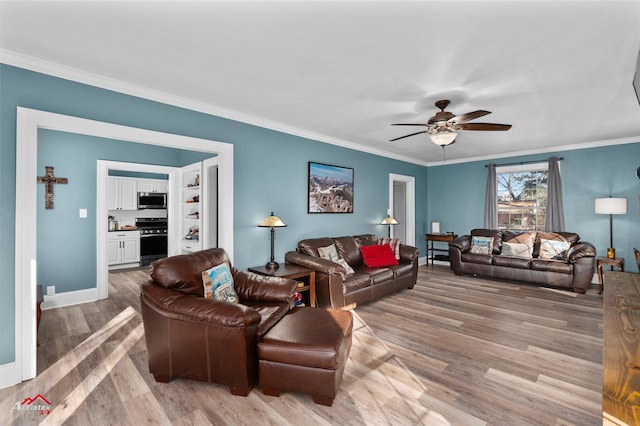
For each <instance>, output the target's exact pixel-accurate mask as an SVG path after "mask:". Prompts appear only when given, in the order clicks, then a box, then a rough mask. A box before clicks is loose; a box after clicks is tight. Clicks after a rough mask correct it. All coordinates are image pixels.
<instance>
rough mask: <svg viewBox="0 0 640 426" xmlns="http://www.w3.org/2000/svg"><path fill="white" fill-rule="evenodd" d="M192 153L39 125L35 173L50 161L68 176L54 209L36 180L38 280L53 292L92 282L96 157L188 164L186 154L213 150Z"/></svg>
mask: <svg viewBox="0 0 640 426" xmlns="http://www.w3.org/2000/svg"><path fill="white" fill-rule="evenodd" d="M70 153H72V154H71V155H70ZM195 154H196V155H194V153H192V152H189V153H185V152H184V151H183V150H178V149H173V148H163V147H154V146H151V145H145V144H139V143H131V142H123V141H115V140H111V139H104V138H96V137H91V136H86V135H78V134H74V133H66V132H58V131H52V130H44V129H40V130H38V171H39V174H42V173H44V169H45V166H54V173H55V176H58V177H66V178H67V179H68V180H69V183H68V184H65V185H54V193H55V198H54V203H55V208H54V209H52V210H46V209H45V208H44V185H39V186H38V198H37V209H38V211H37V241H38V253H37V261H38V262H37V264H38V271H37V274H38V278H39V282H40V284H42V285H43V286H45V287H46V286H50V285H53V286H55V287H56V292H57V293H63V292H66V291H73V290H81V289H86V288H93V287H95V283H96V269H97V265H96V244H95V235H96V211H95V206H96V201H97V200H96V186H97V176H96V166H97V160H110V161H126V162H131V163H143V164H156V165H162V166H175V167H180V166H184V165H186V164H187V163H185V162H184V160H183V158H184V157H187V158H189V160H196V159H197V160H196V161H199V160H203V159H205V158H209V157H211V154H204V153H195ZM129 174H130V173H129ZM155 176H156V177H158V176H162V175H155ZM164 176H165V178H166V175H164ZM80 208H84V209H87V218H86V219H81V218H79V214H78V210H79V209H80Z"/></svg>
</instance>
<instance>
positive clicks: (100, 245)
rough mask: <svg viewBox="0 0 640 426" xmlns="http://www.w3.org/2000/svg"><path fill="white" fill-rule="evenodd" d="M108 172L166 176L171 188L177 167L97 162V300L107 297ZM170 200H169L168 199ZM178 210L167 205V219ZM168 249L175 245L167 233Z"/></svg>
mask: <svg viewBox="0 0 640 426" xmlns="http://www.w3.org/2000/svg"><path fill="white" fill-rule="evenodd" d="M109 170H123V171H129V172H141V173H156V174H166V175H168V176H169V181H168V185H169V188H171V184H172V182H174V181H176V180H177V178H178V177H177V175H176V173H177V172H176V171H177V170H178V168H177V167H169V166H156V165H153V164H139V163H126V162H120V161H106V160H98V170H97V177H98V179H97V183H96V184H97V189H96V243H97V245H96V257H97V274H98V277H97V285H96V288H97V293H98V294H97V298H98V300H101V299H106V298H107V297H109V262H108V261H107V234H108V232H109V230H108V229H107V228H108V224H109V221H108V215H109V212H108V209H107V180H108V179H109ZM169 200H171V198H169ZM177 215H178V209H177V208H176V205H175V203H169V206H168V208H167V216H168V217H170V218H171V217H176V216H177ZM167 237H168V247H173V246H174V245H175V244H177V242H176V241H174V238H173V236H172V234H171V232H169V233H168V234H167Z"/></svg>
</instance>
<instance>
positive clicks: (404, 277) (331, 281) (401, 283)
mask: <svg viewBox="0 0 640 426" xmlns="http://www.w3.org/2000/svg"><path fill="white" fill-rule="evenodd" d="M377 244H378V237H376V236H375V235H373V234H363V235H355V236H345V237H326V238H310V239H306V240H302V241H299V242H298V247H297V249H296V251H290V252H288V253H286V254H285V259H286V261H287V262H289V263H295V264H297V265H301V266H304V267H307V268H309V269H313V270H314V271H315V277H316V297H317V299H318V305H319V306H320V307H323V308H334V309H350V308H354V307H355V306H357V305H359V304H362V303H366V302H370V301H372V300H375V299H378V298H380V297H382V296H386V295H389V294H393V293H394V292H396V291H399V290H402V289H410V288H413V286H414V285H415V284H416V280H417V279H418V249H416V248H415V247H412V246H408V245H405V244H400V246H399V259H398V265H393V266H384V267H375V268H370V267H367V266H366V265H365V264H364V262H363V258H362V253H361V251H360V247H362V246H371V245H377ZM331 245H335V247H336V249H337V251H338V254H339V256H340V257H341V258H342V259H344V260H345V261H346V262H347V264H348V265H349V266H350V267H351V268H353V270H354V271H355V273H353V274H347V270H346V269H345V268H344V267H343V266H341V265H340V264H338V263H336V262H334V261H331V260H327V259H323V258H321V257H320V253H319V251H318V249H319V248H325V247H328V246H331Z"/></svg>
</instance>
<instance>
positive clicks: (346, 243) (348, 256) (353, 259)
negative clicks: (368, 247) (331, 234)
mask: <svg viewBox="0 0 640 426" xmlns="http://www.w3.org/2000/svg"><path fill="white" fill-rule="evenodd" d="M334 241H335V244H336V248H337V249H338V254H339V255H340V257H342V258H343V259H344V260H346V261H347V263H348V264H349V265H351V266H358V265H362V255H361V254H360V247H359V246H358V243H357V241H356V239H355V238H354V237H337V238H334Z"/></svg>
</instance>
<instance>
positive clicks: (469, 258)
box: [461, 252, 493, 265]
mask: <svg viewBox="0 0 640 426" xmlns="http://www.w3.org/2000/svg"><path fill="white" fill-rule="evenodd" d="M461 260H462V261H463V262H469V263H479V264H481V265H492V264H493V256H491V255H489V254H474V253H471V252H466V253H462V259H461Z"/></svg>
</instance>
